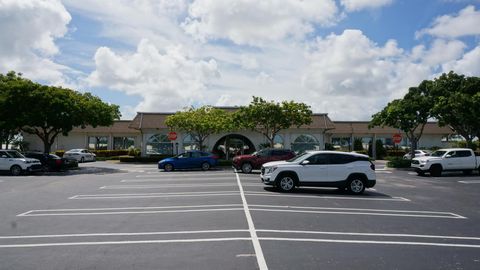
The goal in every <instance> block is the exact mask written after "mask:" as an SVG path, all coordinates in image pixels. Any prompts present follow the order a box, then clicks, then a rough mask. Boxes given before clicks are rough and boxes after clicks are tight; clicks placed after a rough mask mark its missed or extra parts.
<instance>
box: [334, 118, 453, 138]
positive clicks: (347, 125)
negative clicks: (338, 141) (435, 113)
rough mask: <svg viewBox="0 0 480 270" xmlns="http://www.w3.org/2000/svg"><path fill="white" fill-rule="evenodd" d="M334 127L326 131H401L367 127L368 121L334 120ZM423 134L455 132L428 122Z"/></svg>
mask: <svg viewBox="0 0 480 270" xmlns="http://www.w3.org/2000/svg"><path fill="white" fill-rule="evenodd" d="M334 124H335V129H333V130H330V131H328V132H327V133H329V134H352V133H354V134H394V133H398V132H401V131H400V130H399V129H397V128H392V127H373V128H371V129H369V128H368V125H369V122H367V121H364V122H361V121H338V122H334ZM424 133H425V134H427V133H428V134H439V135H446V134H453V133H455V132H454V131H452V129H451V128H450V127H448V126H445V127H440V126H439V125H438V123H437V122H428V123H427V124H426V125H425V129H424Z"/></svg>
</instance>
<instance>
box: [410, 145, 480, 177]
mask: <svg viewBox="0 0 480 270" xmlns="http://www.w3.org/2000/svg"><path fill="white" fill-rule="evenodd" d="M479 166H480V157H478V156H475V152H473V151H472V150H471V149H468V148H447V149H440V150H437V151H435V152H433V153H432V154H431V155H430V156H425V157H418V158H414V159H413V160H412V163H411V167H412V168H414V169H415V171H416V172H417V174H418V175H424V174H425V173H426V172H429V173H430V175H431V176H441V175H442V172H443V171H463V173H464V174H466V175H467V174H470V173H472V171H473V170H480V168H479Z"/></svg>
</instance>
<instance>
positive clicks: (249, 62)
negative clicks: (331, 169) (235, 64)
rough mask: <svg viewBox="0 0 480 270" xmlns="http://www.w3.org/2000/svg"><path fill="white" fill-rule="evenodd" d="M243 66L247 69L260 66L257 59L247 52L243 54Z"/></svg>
mask: <svg viewBox="0 0 480 270" xmlns="http://www.w3.org/2000/svg"><path fill="white" fill-rule="evenodd" d="M241 66H242V68H243V69H245V70H254V69H257V68H259V65H258V61H257V59H256V58H255V57H252V56H249V55H246V54H242V58H241Z"/></svg>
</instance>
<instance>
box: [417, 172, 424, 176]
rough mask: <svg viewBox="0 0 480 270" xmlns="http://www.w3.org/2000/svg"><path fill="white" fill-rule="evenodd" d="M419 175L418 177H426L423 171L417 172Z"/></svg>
mask: <svg viewBox="0 0 480 270" xmlns="http://www.w3.org/2000/svg"><path fill="white" fill-rule="evenodd" d="M417 175H418V176H425V172H423V171H417Z"/></svg>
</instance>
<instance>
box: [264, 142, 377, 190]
mask: <svg viewBox="0 0 480 270" xmlns="http://www.w3.org/2000/svg"><path fill="white" fill-rule="evenodd" d="M260 177H261V179H262V182H263V183H264V184H266V185H272V186H275V187H277V188H278V189H279V190H280V191H285V192H288V191H292V190H294V189H295V187H298V186H315V187H337V188H340V189H347V190H348V191H349V192H350V193H352V194H362V193H363V191H364V190H365V188H371V187H373V186H375V183H376V176H375V165H374V164H373V163H372V162H371V161H370V160H369V158H368V156H366V155H361V154H357V153H344V152H335V151H312V152H305V153H303V154H301V155H299V156H296V157H295V158H293V159H290V160H287V161H276V162H269V163H265V164H264V165H263V166H262V173H261V176H260Z"/></svg>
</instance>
